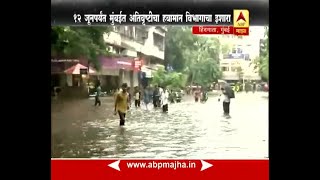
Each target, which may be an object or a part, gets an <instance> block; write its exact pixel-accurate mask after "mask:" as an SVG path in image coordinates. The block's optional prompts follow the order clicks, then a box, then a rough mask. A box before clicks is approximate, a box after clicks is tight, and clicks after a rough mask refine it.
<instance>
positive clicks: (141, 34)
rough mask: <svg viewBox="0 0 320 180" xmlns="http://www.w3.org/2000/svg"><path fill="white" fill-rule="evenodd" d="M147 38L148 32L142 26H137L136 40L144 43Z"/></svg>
mask: <svg viewBox="0 0 320 180" xmlns="http://www.w3.org/2000/svg"><path fill="white" fill-rule="evenodd" d="M147 38H148V32H147V31H146V30H145V29H143V28H141V27H136V34H135V39H136V41H137V42H138V43H141V44H144V41H145V39H147Z"/></svg>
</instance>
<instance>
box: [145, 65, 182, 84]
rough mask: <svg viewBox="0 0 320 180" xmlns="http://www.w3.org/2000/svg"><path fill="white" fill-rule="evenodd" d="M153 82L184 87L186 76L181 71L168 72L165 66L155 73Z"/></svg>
mask: <svg viewBox="0 0 320 180" xmlns="http://www.w3.org/2000/svg"><path fill="white" fill-rule="evenodd" d="M151 84H153V85H160V86H166V87H169V88H174V89H175V88H183V87H185V85H186V77H185V75H184V74H182V73H179V72H167V71H166V70H165V69H164V68H160V69H158V70H157V71H156V72H155V73H153V78H152V82H151Z"/></svg>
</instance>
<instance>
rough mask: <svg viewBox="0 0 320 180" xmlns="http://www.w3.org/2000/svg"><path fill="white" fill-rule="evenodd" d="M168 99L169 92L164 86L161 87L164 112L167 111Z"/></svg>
mask: <svg viewBox="0 0 320 180" xmlns="http://www.w3.org/2000/svg"><path fill="white" fill-rule="evenodd" d="M168 101H169V92H168V90H167V89H166V88H163V92H162V93H161V103H162V111H163V112H164V113H167V112H168V103H169V102H168Z"/></svg>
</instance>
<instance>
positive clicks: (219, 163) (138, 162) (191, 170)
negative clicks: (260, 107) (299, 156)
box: [51, 159, 269, 180]
mask: <svg viewBox="0 0 320 180" xmlns="http://www.w3.org/2000/svg"><path fill="white" fill-rule="evenodd" d="M141 177H144V178H150V177H152V178H153V179H164V178H168V179H172V178H175V179H181V178H188V179H190V178H191V179H194V178H198V179H199V178H200V179H219V180H235V179H237V180H242V179H243V180H257V179H259V180H269V160H267V159H265V160H195V159H192V160H191V159H190V160H188V159H167V160H157V159H150V160H148V159H123V160H116V159H110V160H97V159H95V160H93V159H91V160H90V159H82V160H81V159H78V160H67V159H63V160H59V159H52V160H51V179H52V180H61V179H77V180H88V179H94V180H105V179H117V180H122V179H125V180H127V179H128V178H130V179H136V178H141Z"/></svg>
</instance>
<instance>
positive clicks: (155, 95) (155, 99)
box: [152, 86, 160, 108]
mask: <svg viewBox="0 0 320 180" xmlns="http://www.w3.org/2000/svg"><path fill="white" fill-rule="evenodd" d="M152 98H153V106H154V108H157V107H159V101H160V93H159V88H158V86H155V87H154V90H153V96H152Z"/></svg>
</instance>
